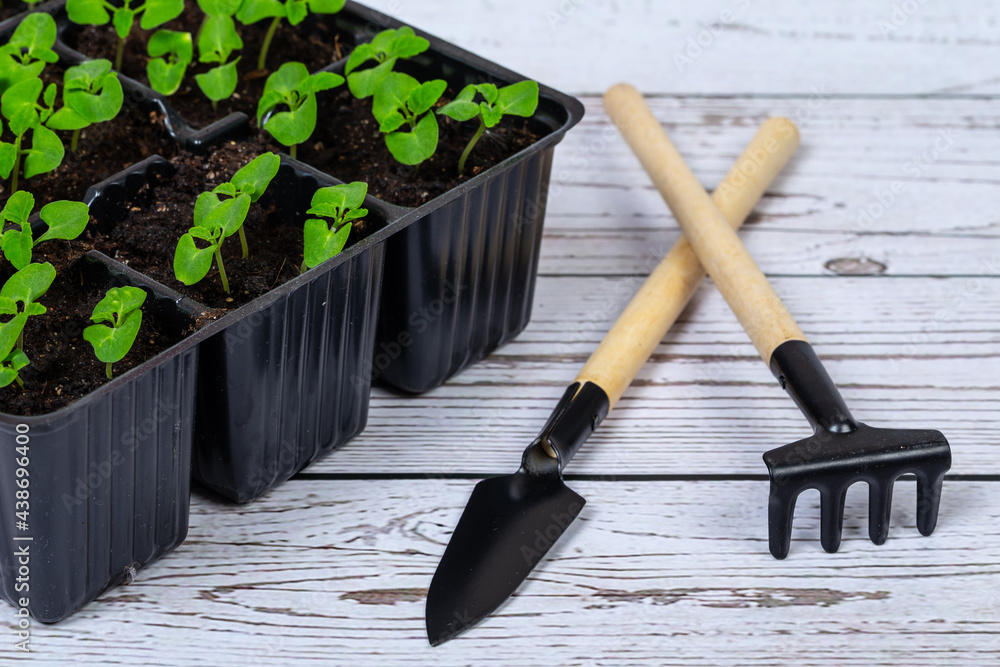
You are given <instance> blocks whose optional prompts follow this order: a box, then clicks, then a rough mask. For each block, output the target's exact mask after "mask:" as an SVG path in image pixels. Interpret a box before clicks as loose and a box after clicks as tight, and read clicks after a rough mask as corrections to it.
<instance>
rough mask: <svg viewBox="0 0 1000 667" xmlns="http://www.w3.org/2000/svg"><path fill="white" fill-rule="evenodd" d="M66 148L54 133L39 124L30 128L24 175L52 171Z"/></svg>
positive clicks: (59, 162) (58, 163)
mask: <svg viewBox="0 0 1000 667" xmlns="http://www.w3.org/2000/svg"><path fill="white" fill-rule="evenodd" d="M65 154H66V149H64V148H63V144H62V141H60V140H59V137H58V136H56V133H55V132H53V131H52V130H50V129H49V128H47V127H45V126H44V125H39V126H37V127H35V129H34V130H32V134H31V148H30V149H29V150H28V153H27V155H26V156H25V158H24V177H25V178H31V177H32V176H37V175H38V174H44V173H46V172H49V171H52V170H53V169H55V168H56V167H58V166H59V165H60V164H61V163H62V159H63V156H64V155H65Z"/></svg>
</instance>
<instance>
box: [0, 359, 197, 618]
mask: <svg viewBox="0 0 1000 667" xmlns="http://www.w3.org/2000/svg"><path fill="white" fill-rule="evenodd" d="M197 360H198V348H197V347H192V348H189V349H187V350H185V351H183V352H181V353H179V354H175V355H173V356H171V357H170V358H168V359H165V360H163V361H162V362H160V363H158V365H155V366H152V367H150V368H149V369H148V370H146V371H144V372H142V373H140V374H138V375H136V376H134V377H133V378H132V379H130V380H129V381H127V382H125V383H124V384H121V385H119V386H118V387H117V388H116V389H114V390H113V391H110V392H105V393H102V394H101V395H100V396H98V397H95V398H96V399H97V400H88V401H87V402H86V407H83V406H82V405H80V404H79V403H78V404H74V406H71V407H75V408H76V409H70V410H66V409H64V410H61V411H59V412H57V413H54V415H53V418H52V419H51V420H50V421H48V422H40V420H39V419H37V418H35V419H31V418H29V419H25V420H23V422H24V423H28V424H29V430H28V434H27V435H28V437H29V438H30V442H29V445H28V447H29V450H28V458H29V459H30V462H29V464H28V465H27V466H26V467H27V470H28V477H27V479H29V480H30V485H29V487H28V490H29V492H30V497H29V510H28V512H29V513H28V521H27V523H28V528H27V530H20V529H19V528H18V526H17V525H16V522H17V518H16V516H15V512H16V511H17V510H18V509H20V508H21V507H23V506H20V507H15V503H16V502H17V496H16V494H17V492H18V491H19V490H21V487H19V486H18V485H17V480H18V479H19V478H18V477H17V475H16V471H17V467H18V466H17V465H16V463H15V461H16V459H17V458H19V457H20V454H18V453H17V451H16V447H17V446H18V445H17V440H16V437H17V424H18V423H21V422H19V420H18V419H17V418H16V417H10V416H7V415H4V416H3V417H2V421H0V440H2V446H0V452H2V454H0V515H2V516H0V543H2V544H3V548H2V549H0V558H2V562H0V580H2V590H3V596H4V598H5V599H7V600H8V601H10V602H11V603H13V604H14V605H15V606H19V603H18V600H19V599H20V598H22V597H26V598H28V599H29V600H30V602H29V605H28V608H29V609H30V611H31V614H32V616H34V618H36V619H37V620H40V621H43V622H46V623H50V622H55V621H58V620H60V619H62V618H64V617H66V616H67V615H69V614H71V613H72V612H74V611H76V610H77V609H79V608H80V607H81V606H83V605H84V604H85V603H86V602H88V601H90V600H93V599H94V598H96V597H97V596H98V595H100V594H101V593H102V592H103V591H104V590H106V589H108V588H110V587H112V586H115V585H117V584H118V583H120V582H121V581H122V580H123V579H125V578H126V577H127V576H128V575H129V573H130V571H131V570H133V569H139V568H141V567H142V566H143V565H144V564H146V563H148V562H150V561H152V560H155V559H156V558H158V557H160V556H162V555H163V554H164V553H166V552H168V551H170V550H172V549H173V548H174V547H176V546H177V545H179V544H180V543H181V542H182V541H183V540H184V537H185V536H186V535H187V528H188V512H189V496H190V474H191V447H192V432H191V427H190V424H191V423H192V422H193V420H194V401H193V396H194V389H195V378H196V371H197ZM77 406H79V407H77ZM15 537H31V538H32V539H31V540H30V541H28V540H25V541H15V540H14V538H15ZM22 546H27V547H28V550H29V558H28V563H27V568H28V574H27V577H25V576H24V571H23V570H21V571H20V572H19V568H21V566H22V565H24V563H22V562H19V556H18V554H17V553H16V551H17V550H18V549H19V548H20V547H22ZM19 577H20V581H19ZM25 583H26V584H27V586H28V588H27V589H24V588H23V584H25ZM19 584H21V588H20V589H19V588H18V585H19Z"/></svg>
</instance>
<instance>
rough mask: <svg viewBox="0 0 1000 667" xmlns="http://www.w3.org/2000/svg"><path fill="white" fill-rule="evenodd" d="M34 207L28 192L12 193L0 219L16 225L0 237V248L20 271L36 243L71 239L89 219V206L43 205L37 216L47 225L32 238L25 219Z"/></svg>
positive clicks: (28, 260) (27, 263) (27, 262)
mask: <svg viewBox="0 0 1000 667" xmlns="http://www.w3.org/2000/svg"><path fill="white" fill-rule="evenodd" d="M34 208H35V197H34V196H33V195H32V194H31V193H29V192H24V191H23V190H22V191H20V192H15V193H14V194H12V195H11V196H10V198H9V199H8V200H7V203H6V204H5V205H4V207H3V210H2V211H0V218H2V219H3V221H4V222H5V223H8V222H11V223H14V224H15V225H18V226H19V227H20V229H18V228H16V227H15V228H11V229H9V230H7V231H6V232H4V233H3V236H0V248H2V249H3V255H4V257H6V258H7V261H9V262H10V263H11V264H13V265H14V268H15V269H17V270H18V271H20V270H21V269H23V268H25V267H26V266H28V265H29V264H31V251H32V249H34V248H35V246H37V245H38V244H39V243H44V242H45V241H52V240H54V239H63V240H66V241H72V240H73V239H75V238H77V237H78V236H80V234H82V233H83V230H84V228H85V227H86V226H87V222H88V221H89V220H90V209H89V208H88V207H87V205H86V204H84V203H81V202H74V201H54V202H51V203H49V204H46V205H45V206H43V207H42V210H41V211H39V216H40V217H41V218H42V221H43V222H45V224H46V225H47V229H46V230H45V233H43V234H42V235H41V236H39V237H38V238H37V239H34V238H33V235H32V231H31V225H30V224H28V218H29V217H30V216H31V211H32V209H34Z"/></svg>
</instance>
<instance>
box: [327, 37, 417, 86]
mask: <svg viewBox="0 0 1000 667" xmlns="http://www.w3.org/2000/svg"><path fill="white" fill-rule="evenodd" d="M428 48H430V42H429V41H427V40H426V39H424V38H423V37H417V36H416V34H415V33H414V32H413V28H410V27H408V26H403V27H402V28H399V29H392V28H390V29H388V30H383V31H382V32H380V33H378V34H377V35H375V37H374V38H372V41H371V42H369V43H368V44H361V45H359V46H358V47H357V48H355V49H354V51H352V52H351V55H350V57H349V58H348V59H347V64H346V65H345V66H344V73H345V74H346V75H347V86H348V88H350V90H351V94H352V95H354V96H355V97H357V98H358V99H364V98H366V97H370V96H372V95H374V94H375V90H376V89H377V88H378V86H379V84H381V83H382V80H383V79H385V77H386V76H387V75H388V74H389V73H390V72H391V71H392V68H393V67H394V66H395V64H396V61H397V60H399V59H400V58H412V57H413V56H415V55H418V54H420V53H423V52H424V51H426V50H427V49H428ZM373 60H374V61H375V65H374V66H373V67H371V68H369V69H364V70H358V68H359V67H361V66H362V65H365V64H366V63H368V62H370V61H373Z"/></svg>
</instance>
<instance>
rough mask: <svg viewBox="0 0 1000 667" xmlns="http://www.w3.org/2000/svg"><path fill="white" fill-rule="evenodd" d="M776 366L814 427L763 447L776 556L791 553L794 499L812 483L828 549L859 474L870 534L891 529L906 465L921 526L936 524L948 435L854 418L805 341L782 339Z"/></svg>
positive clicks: (833, 546)
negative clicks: (806, 434) (807, 433)
mask: <svg viewBox="0 0 1000 667" xmlns="http://www.w3.org/2000/svg"><path fill="white" fill-rule="evenodd" d="M771 370H772V372H773V373H774V374H775V376H776V377H777V378H778V381H779V382H781V385H782V387H783V388H784V389H785V390H786V391H788V393H789V394H790V395H791V396H792V398H793V399H794V400H795V402H796V403H797V404H798V406H799V409H800V410H802V412H803V414H805V415H806V418H807V419H809V422H810V423H811V424H812V425H813V428H814V429H815V432H814V434H813V435H812V436H810V437H808V438H804V439H802V440H799V441H798V442H793V443H791V444H789V445H785V446H784V447H778V448H777V449H773V450H771V451H769V452H767V453H766V454H764V463H766V464H767V469H768V472H769V474H770V478H771V495H770V501H769V505H768V528H769V543H770V550H771V554H772V555H773V556H774V557H775V558H785V556H787V555H788V550H789V547H790V544H791V539H792V515H793V513H794V511H795V500H796V498H798V496H799V494H800V493H802V492H803V491H805V490H807V489H817V490H818V491H819V492H820V541H821V543H822V545H823V548H824V549H825V550H826V551H828V552H830V553H834V552H836V551H837V549H838V548H840V540H841V533H842V529H843V523H844V500H845V498H846V495H847V489H848V487H850V486H851V485H852V484H854V483H855V482H862V481H863V482H867V483H868V496H869V509H868V516H869V519H868V535H869V537H870V538H871V540H872V542H874V543H875V544H883V543H884V542H885V541H886V539H887V538H888V536H889V514H890V510H891V505H892V487H893V484H894V483H895V481H896V479H898V478H899V477H900V476H901V475H905V474H907V473H912V474H913V475H915V476H916V478H917V528H918V529H919V530H920V532H921V533H922V534H924V535H930V534H931V533H932V532H934V527H935V525H936V524H937V515H938V508H939V506H940V501H941V487H942V483H943V480H944V475H945V473H946V472H947V471H948V470H949V468H951V448H950V446H949V445H948V441H947V440H946V439H945V437H944V435H942V434H941V433H940V432H938V431H931V430H913V429H885V428H873V427H871V426H868V425H866V424H862V423H860V422H856V421H855V420H854V418H853V417H852V416H851V413H850V411H848V409H847V406H846V405H845V404H844V401H843V399H842V398H841V396H840V393H839V392H838V391H837V388H836V387H835V386H834V384H833V381H832V380H831V379H830V376H829V375H827V373H826V370H825V369H824V368H823V366H822V364H821V363H820V361H819V358H818V357H817V356H816V353H815V352H813V350H812V347H811V346H810V345H809V344H808V343H806V342H805V341H797V340H796V341H789V342H787V343H784V344H782V345H781V346H780V347H778V348H777V349H776V350H775V351H774V353H773V354H772V357H771Z"/></svg>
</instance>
